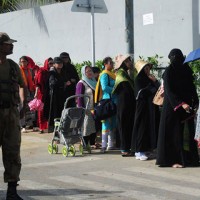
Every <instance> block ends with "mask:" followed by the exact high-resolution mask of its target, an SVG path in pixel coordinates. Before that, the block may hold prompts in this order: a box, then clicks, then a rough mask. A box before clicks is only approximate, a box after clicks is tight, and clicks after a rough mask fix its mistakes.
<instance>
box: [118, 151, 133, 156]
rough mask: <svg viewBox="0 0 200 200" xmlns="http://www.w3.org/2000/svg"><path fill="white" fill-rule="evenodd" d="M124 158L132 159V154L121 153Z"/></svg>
mask: <svg viewBox="0 0 200 200" xmlns="http://www.w3.org/2000/svg"><path fill="white" fill-rule="evenodd" d="M121 154H122V157H130V156H132V154H131V153H130V152H121Z"/></svg>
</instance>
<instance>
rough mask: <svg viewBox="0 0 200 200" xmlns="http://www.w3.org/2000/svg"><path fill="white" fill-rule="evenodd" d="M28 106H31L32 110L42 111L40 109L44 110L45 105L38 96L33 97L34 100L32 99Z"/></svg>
mask: <svg viewBox="0 0 200 200" xmlns="http://www.w3.org/2000/svg"><path fill="white" fill-rule="evenodd" d="M28 106H29V108H30V110H31V111H32V110H33V111H36V110H37V111H40V110H42V109H43V107H44V103H43V102H42V101H41V100H40V99H37V98H35V99H33V100H32V101H30V102H29V103H28Z"/></svg>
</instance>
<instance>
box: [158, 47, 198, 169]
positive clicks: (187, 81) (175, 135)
mask: <svg viewBox="0 0 200 200" xmlns="http://www.w3.org/2000/svg"><path fill="white" fill-rule="evenodd" d="M168 57H169V59H170V62H171V64H170V65H169V67H167V68H166V70H165V73H164V76H163V79H164V103H163V109H162V114H161V121H160V128H159V137H158V148H157V161H156V164H157V165H159V166H161V167H165V166H169V167H175V168H182V167H185V166H197V165H198V164H199V156H198V151H197V144H196V142H195V141H194V118H193V117H191V116H193V115H192V114H191V113H189V112H191V108H192V109H195V108H197V107H198V104H199V101H198V96H197V92H196V88H195V85H194V83H193V74H192V70H191V69H190V68H189V66H188V64H183V62H184V56H183V53H182V52H181V50H180V49H172V50H171V52H170V54H169V56H168ZM187 113H188V114H187ZM186 125H187V126H188V130H189V133H188V138H187V141H188V148H187V150H186V149H185V148H184V142H183V141H184V139H185V138H184V137H186V134H184V133H183V132H184V127H185V126H186Z"/></svg>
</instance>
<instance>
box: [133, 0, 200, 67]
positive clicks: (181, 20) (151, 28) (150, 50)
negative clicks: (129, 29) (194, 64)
mask: <svg viewBox="0 0 200 200" xmlns="http://www.w3.org/2000/svg"><path fill="white" fill-rule="evenodd" d="M134 7H135V9H134V13H135V21H134V23H135V37H134V38H135V58H136V59H137V58H138V57H139V55H141V56H144V57H147V56H154V55H155V54H158V55H160V56H164V58H163V59H162V60H163V61H164V63H165V64H164V65H166V64H167V62H168V58H167V56H168V54H169V51H170V50H171V49H172V48H180V49H181V50H182V51H183V53H184V54H185V55H187V54H188V53H189V52H190V51H192V50H193V49H196V48H199V47H200V35H199V33H200V32H199V27H200V25H199V21H200V20H199V10H200V9H199V0H192V1H188V0H181V1H180V0H168V1H163V0H156V1H155V0H148V3H147V0H135V4H134ZM148 13H153V24H149V25H143V15H144V14H148Z"/></svg>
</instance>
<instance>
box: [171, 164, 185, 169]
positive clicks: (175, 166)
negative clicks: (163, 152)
mask: <svg viewBox="0 0 200 200" xmlns="http://www.w3.org/2000/svg"><path fill="white" fill-rule="evenodd" d="M172 167H173V168H183V165H180V164H174V165H172Z"/></svg>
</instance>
